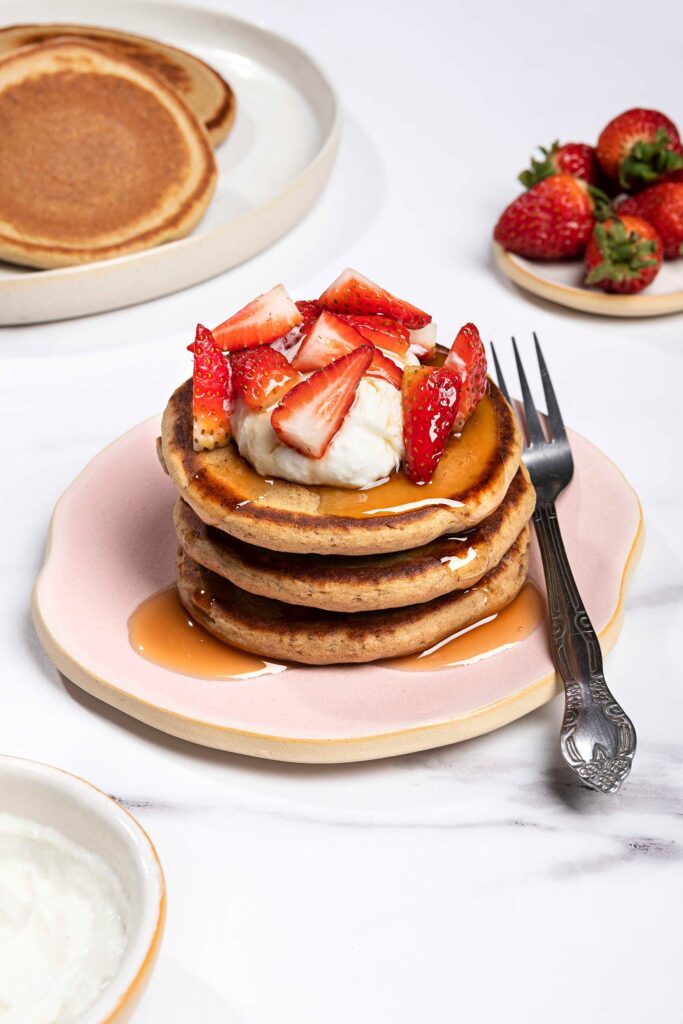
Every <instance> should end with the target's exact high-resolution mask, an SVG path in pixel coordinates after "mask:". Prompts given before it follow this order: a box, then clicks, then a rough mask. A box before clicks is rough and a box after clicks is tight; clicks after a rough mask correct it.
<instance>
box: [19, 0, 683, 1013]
mask: <svg viewBox="0 0 683 1024" xmlns="http://www.w3.org/2000/svg"><path fill="white" fill-rule="evenodd" d="M216 6H220V5H216ZM58 9H59V5H58V3H55V11H56V12H57V11H58ZM225 9H226V10H227V9H228V8H227V5H226V7H225ZM229 10H230V12H231V13H237V14H240V13H241V14H243V15H244V16H245V17H249V18H251V19H254V20H257V21H260V22H262V23H263V24H264V25H267V26H268V27H271V28H274V29H276V30H279V31H281V32H283V33H284V34H287V35H289V36H291V37H293V38H295V39H296V40H297V41H298V42H299V43H301V44H302V45H303V46H305V47H307V48H308V49H309V50H310V51H311V52H312V53H313V54H314V55H315V56H316V57H317V59H318V60H319V61H320V62H321V63H322V65H323V66H324V67H325V68H326V70H327V72H328V74H329V75H330V77H331V78H332V80H333V82H334V83H335V84H336V86H337V88H338V89H339V91H340V93H341V96H342V100H343V105H344V113H345V127H344V135H343V141H342V147H341V152H340V156H339V161H338V164H337V166H336V169H335V171H334V175H333V179H332V181H331V183H330V186H329V188H328V189H327V191H326V192H325V194H324V196H323V198H322V200H321V201H320V202H319V204H318V205H317V206H316V207H315V208H314V210H313V211H312V212H311V213H310V215H309V216H308V217H307V218H306V220H305V221H304V222H303V223H302V224H300V225H299V226H298V227H297V228H296V229H295V230H293V231H292V232H291V233H290V234H289V235H288V236H287V237H286V238H284V239H283V240H281V241H280V242H279V243H278V244H276V245H275V246H273V248H272V249H271V250H270V251H269V252H267V253H264V254H262V255H261V256H259V257H257V258H255V259H253V260H252V261H250V262H249V263H248V264H246V265H244V266H242V267H240V268H238V269H237V270H235V271H233V272H231V273H230V274H228V275H225V276H223V277H222V278H218V279H215V280H213V281H210V282H207V283H206V284H204V285H201V286H199V287H196V288H194V289H192V290H190V291H186V292H182V293H179V294H177V295H175V296H172V297H169V298H165V299H161V300H159V301H157V302H152V303H148V304H146V305H144V306H141V307H138V308H137V309H129V310H122V311H119V312H115V313H110V314H106V315H102V316H99V317H91V318H88V319H83V320H79V321H72V322H69V323H63V324H59V325H44V326H34V327H25V328H20V329H9V328H8V329H4V330H3V331H2V333H1V334H0V418H1V420H0V459H1V461H0V466H1V472H2V481H3V501H2V506H1V508H0V536H1V537H2V539H3V551H2V573H1V574H0V601H1V604H0V607H1V610H2V614H1V616H0V640H1V643H2V654H3V660H2V690H1V695H2V704H1V705H0V749H2V750H3V751H5V752H7V753H12V754H17V755H21V756H26V757H33V758H37V759H40V760H45V761H48V762H51V763H54V764H58V765H60V766H62V767H64V768H67V769H70V770H72V771H74V772H76V773H78V774H81V775H84V776H85V777H87V778H89V779H90V780H91V781H93V782H94V783H96V784H97V785H98V786H101V787H102V788H103V789H105V790H107V791H108V792H110V793H113V794H115V795H116V796H118V797H119V798H121V799H122V801H123V802H125V804H126V806H128V807H130V808H132V809H133V810H134V813H135V814H136V815H137V816H138V818H139V819H140V821H141V822H142V824H143V825H144V827H145V828H146V829H147V830H148V831H149V832H150V834H151V835H152V837H153V839H154V841H155V843H156V845H157V848H158V850H159V854H160V856H161V859H162V861H163V865H164V868H165V871H166V876H167V881H168V886H169V916H168V924H167V930H166V936H165V940H164V944H163V948H162V953H161V958H160V961H159V964H158V967H157V970H156V972H155V974H154V977H153V979H152V982H151V985H150V989H149V992H148V994H147V996H146V998H145V1001H144V1003H143V1006H142V1009H141V1010H140V1012H139V1014H138V1016H137V1017H136V1020H139V1021H140V1022H141V1024H162V1022H163V1024H180V1022H186V1021H188V1020H192V1021H202V1022H204V1021H206V1022H210V1024H213V1022H218V1021H220V1022H225V1024H228V1022H229V1024H237V1022H249V1024H252V1022H253V1024H271V1022H273V1021H284V1022H296V1024H318V1022H323V1021H324V1022H326V1024H342V1022H344V1024H346V1022H347V1021H350V1020H355V1021H358V1022H363V1024H365V1022H370V1021H372V1022H375V1021H381V1022H385V1021H386V1022H391V1024H413V1022H416V1021H425V1022H430V1024H442V1022H443V1024H446V1022H451V1021H453V1020H462V1021H468V1022H469V1021H482V1022H489V1021H498V1020H499V1019H500V1018H504V1019H506V1020H508V1021H524V1022H527V1021H540V1020H546V1019H548V1018H550V1019H553V1020H554V1021H555V1022H557V1024H569V1022H570V1021H571V1022H575V1021H577V1020H581V1021H582V1022H583V1021H585V1022H593V1021H596V1022H597V1021H599V1020H606V1019H615V1020H619V1021H620V1022H622V1024H625V1022H631V1021H633V1022H636V1021H638V1022H640V1021H642V1020H657V1021H659V1022H662V1024H675V1022H679V1021H681V1020H683V1008H682V1007H681V1004H680V1001H679V992H680V986H679V981H678V979H679V976H680V952H681V945H682V943H681V923H680V922H681V910H682V907H681V895H682V889H683V886H682V882H681V879H682V870H681V867H682V850H681V842H682V840H683V826H682V824H681V822H682V821H683V818H682V814H683V800H682V799H681V787H680V777H681V767H682V765H681V762H682V760H683V753H682V750H681V743H680V740H681V724H680V723H681V712H682V711H683V699H682V697H681V669H680V638H681V626H682V624H683V623H682V618H683V617H682V614H681V607H682V605H681V602H682V598H683V572H682V563H683V541H682V539H681V498H682V493H681V489H682V485H681V479H682V478H683V474H682V473H681V439H680V433H681V426H682V417H681V412H680V407H681V396H680V386H681V370H682V368H683V365H682V364H683V360H682V357H681V351H682V346H683V317H682V316H675V317H669V318H666V319H662V320H650V321H646V320H643V321H636V322H626V321H618V320H601V319H598V318H593V317H589V316H586V315H582V314H573V313H570V312H568V311H564V310H562V309H560V308H555V307H551V306H549V305H547V304H545V303H543V302H541V301H537V300H533V299H531V298H529V297H527V296H525V295H523V294H522V293H521V292H518V291H517V290H515V288H514V287H513V286H511V285H509V284H507V283H506V282H504V281H503V280H501V279H500V278H499V277H498V276H497V274H496V272H495V271H494V270H493V268H492V265H491V258H490V248H489V237H490V232H491V228H492V225H493V223H494V221H495V219H496V217H497V215H498V213H499V211H500V209H501V208H502V206H503V205H504V204H505V203H507V202H508V201H509V200H510V198H512V196H513V195H514V194H515V190H516V184H515V175H516V173H517V172H518V171H519V170H520V169H521V168H522V167H523V166H524V165H525V163H526V160H527V157H528V155H529V153H530V151H531V150H532V148H533V147H534V145H536V144H538V143H544V144H548V143H549V142H551V141H552V140H553V139H554V138H556V137H558V136H559V137H561V138H562V139H565V140H567V139H572V140H574V139H576V140H579V139H582V140H586V141H593V140H594V139H595V138H596V136H597V134H598V132H599V130H600V128H601V127H602V126H603V124H604V123H605V122H606V121H607V120H608V119H609V118H611V117H612V116H613V115H614V114H616V113H618V112H620V111H621V110H622V109H625V108H627V107H629V106H633V105H645V106H655V107H659V108H663V109H664V110H665V111H666V112H668V113H669V114H670V115H671V116H672V117H673V118H674V119H676V120H678V121H679V123H680V122H683V106H682V105H681V101H682V94H681V87H680V67H681V50H682V46H683V44H682V42H681V40H682V39H683V8H682V7H681V5H680V3H674V2H672V3H665V2H657V3H649V4H647V5H645V7H643V5H640V4H638V5H636V4H635V3H631V4H627V3H623V2H622V3H588V2H586V0H579V2H575V3H573V4H572V5H569V4H559V3H556V4H550V3H535V2H530V0H518V2H516V3H504V2H498V3H492V2H489V3H486V2H484V3H482V2H479V3H476V4H473V3H471V2H468V3H462V2H457V3H456V2H454V3H438V2H436V0H426V2H421V3H419V4H418V3H415V4H410V3H407V2H403V3H400V2H396V0H394V2H393V3H390V2H384V3H380V2H378V0H371V2H364V3H354V2H351V0H346V2H344V3H332V4H330V3H327V4H326V3H321V2H318V3H314V2H313V0H299V2H296V3H294V2H289V3H287V2H280V3H277V2H276V0H235V2H234V3H231V4H230V7H229ZM0 13H1V5H0ZM56 17H57V15H56ZM163 34H164V24H163V19H160V24H159V35H160V36H161V37H163ZM347 264H351V265H354V266H357V267H358V269H360V270H361V271H363V272H365V273H366V274H368V275H369V276H370V277H374V278H376V279H379V280H380V282H382V283H385V284H386V285H387V286H388V287H390V288H391V289H392V290H393V291H396V292H397V293H399V294H402V295H405V296H406V297H407V298H408V299H410V300H412V301H414V302H416V303H417V304H419V305H420V306H422V307H424V308H426V309H428V310H430V311H431V312H433V314H434V316H435V319H436V320H437V322H438V323H439V325H440V327H441V331H442V335H441V337H442V339H443V337H444V335H445V334H448V333H450V332H452V331H454V330H455V328H457V326H459V325H460V324H461V323H462V322H464V321H466V320H469V319H472V320H475V321H476V322H477V323H478V324H479V326H480V328H481V330H482V333H483V334H484V335H485V336H486V337H487V338H494V339H497V340H498V341H499V342H500V343H501V347H502V348H503V349H505V347H506V345H505V340H506V338H507V337H508V336H509V335H510V334H511V333H514V334H515V335H516V336H517V337H518V339H520V340H521V341H522V342H523V343H524V345H525V346H526V352H527V353H528V352H529V346H528V340H529V337H530V332H531V330H532V329H535V330H537V331H538V333H539V335H540V337H541V339H542V341H543V342H544V345H545V348H546V354H547V358H548V361H549V363H550V367H551V370H552V371H553V375H554V377H555V379H556V383H557V387H558V390H559V392H560V398H561V402H562V406H563V410H564V412H565V414H566V418H567V420H568V422H569V423H570V424H571V425H573V426H574V427H576V428H577V429H579V430H580V431H581V432H582V433H584V434H586V435H587V436H588V437H589V438H591V439H592V440H593V441H595V442H596V443H597V444H599V445H600V446H601V447H602V448H603V449H604V450H605V451H606V452H607V453H608V454H609V455H610V456H611V457H612V458H613V459H614V460H615V461H616V462H617V463H618V464H619V465H620V466H621V467H622V469H623V470H624V472H625V473H626V474H627V476H628V477H629V479H630V480H631V482H632V483H633V484H634V486H635V487H636V489H637V490H638V492H639V494H640V496H641V498H642V501H643V505H644V510H645V517H646V524H647V530H648V537H647V546H646V550H645V554H644V558H643V561H642V563H641V566H640V568H639V570H638V572H637V574H636V577H635V580H634V583H633V586H632V589H631V592H630V596H629V599H628V606H627V614H626V622H625V627H624V632H623V636H622V639H621V641H620V642H619V644H618V646H617V648H616V649H615V651H614V652H613V653H612V654H611V655H610V657H609V658H608V661H607V670H608V680H609V681H610V682H611V684H612V687H613V689H614V690H615V692H616V693H617V695H618V696H619V697H620V698H621V700H622V702H623V703H624V705H625V706H626V708H627V709H628V711H629V712H630V713H631V715H632V717H633V719H634V721H635V723H636V726H637V728H638V733H639V750H638V755H637V759H636V762H635V767H634V770H633V776H632V778H631V779H630V780H629V782H628V783H627V785H626V786H625V787H624V790H623V792H622V793H621V794H619V795H617V796H616V797H611V798H610V797H602V796H600V795H597V794H591V793H589V792H587V791H583V790H580V789H579V788H578V787H576V786H575V785H574V783H573V781H572V779H570V778H569V776H568V774H567V772H566V771H565V770H564V769H563V767H562V766H561V764H560V762H559V756H558V750H557V731H558V726H559V719H560V716H561V706H560V702H559V701H556V702H554V703H553V704H552V705H551V706H549V707H546V708H545V709H543V710H541V711H539V712H537V713H536V714H534V715H532V716H530V717H529V718H527V719H525V720H523V721H521V722H518V723H516V724H515V725H513V726H511V727H509V728H507V729H505V730H503V731H501V732H499V733H496V734H493V735H491V736H488V737H485V738H481V739H478V740H475V741H472V742H469V743H466V744H462V745H460V746H457V747H451V748H445V749H443V750H438V751H434V752H428V753H424V754H419V755H413V756H410V757H406V758H400V759H395V760H392V761H386V762H381V763H374V764H365V765H358V766H347V767H337V768H335V767H321V768H316V767H304V766H301V767H299V766H287V765H277V764H269V763H266V762H257V761H253V760H249V759H245V758H240V757H237V756H230V755H223V754H220V753H214V752H210V751H206V750H202V749H200V748H193V747H191V746H189V745H185V744H182V743H180V742H177V741H175V740H172V739H170V738H166V737H164V736H163V735H161V734H157V733H155V732H153V731H152V730H150V729H147V728H146V727H144V726H141V725H138V724H137V723H135V722H133V721H129V720H127V719H126V718H124V717H123V716H121V715H120V714H118V713H116V712H114V711H112V710H109V709H108V708H106V707H104V706H103V705H100V704H99V703H98V702H96V701H95V700H92V699H90V698H89V697H87V696H85V695H84V694H82V693H80V692H79V691H77V690H76V689H75V688H74V687H72V686H71V685H70V684H68V683H66V682H65V681H64V680H63V679H61V678H60V677H59V675H58V674H57V673H56V671H55V670H54V669H53V668H52V666H51V665H50V663H49V662H48V661H47V660H46V659H45V657H44V655H43V654H42V652H41V650H40V648H39V647H38V645H37V642H36V639H35V636H34V632H33V627H32V625H31V621H30V614H29V594H30V588H31V585H32V582H33V580H34V578H35V575H36V573H37V571H38V569H39V567H40V564H41V560H42V554H43V545H44V540H45V535H46V530H47V525H48V521H49V516H50V512H51V509H52V506H53V504H54V502H55V500H56V499H57V497H58V496H59V494H60V493H61V491H62V490H63V489H64V488H65V487H66V486H67V485H68V483H69V482H70V480H71V479H72V478H73V477H74V475H75V474H76V473H77V472H78V471H79V469H80V468H81V467H82V466H83V465H84V463H85V462H86V461H87V460H88V459H89V458H90V457H91V456H92V455H94V454H95V453H96V452H97V451H98V450H99V449H100V448H101V447H102V446H103V445H104V444H105V443H107V442H108V441H110V440H111V439H113V438H114V437H116V436H117V435H118V434H120V433H122V432H123V431H124V430H126V429H127V428H128V427H130V426H131V425H133V424H135V423H136V422H138V421H139V420H141V419H143V418H144V417H146V416H148V415H150V414H151V413H153V412H155V411H156V410H160V409H161V408H162V407H163V405H164V403H165V401H166V398H167V396H168V394H169V393H170V391H171V390H172V389H173V388H174V387H175V386H176V384H177V382H178V381H179V380H180V379H181V378H182V376H183V375H185V374H186V373H187V370H188V363H187V355H186V353H185V351H184V345H183V343H187V341H188V340H190V338H191V334H192V330H193V327H194V324H195V323H196V321H197V320H202V321H203V322H208V323H213V322H218V321H219V320H221V319H223V318H224V317H225V316H227V315H228V314H229V313H230V312H232V311H233V310H234V309H235V308H237V307H238V306H240V305H242V304H243V302H245V301H247V300H248V299H250V298H252V297H253V296H254V295H255V294H257V293H258V292H261V291H263V290H264V289H266V288H268V287H270V286H271V285H272V284H273V283H275V282H276V281H279V280H284V282H285V283H286V284H287V286H288V287H289V288H290V290H291V291H292V293H293V294H295V295H296V296H297V297H299V296H302V297H304V296H309V295H316V294H318V293H319V291H320V290H321V288H322V287H323V286H324V285H325V284H327V283H328V281H329V280H330V279H331V278H332V277H333V276H334V275H335V274H336V273H337V272H338V271H339V270H340V269H341V268H342V267H343V266H345V265H347ZM447 340H448V339H447ZM508 366H509V363H508ZM586 599H587V603H588V605H589V609H590V595H586Z"/></svg>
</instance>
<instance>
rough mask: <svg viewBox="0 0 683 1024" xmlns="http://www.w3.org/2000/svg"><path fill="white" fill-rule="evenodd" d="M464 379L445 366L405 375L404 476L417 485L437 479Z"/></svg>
mask: <svg viewBox="0 0 683 1024" xmlns="http://www.w3.org/2000/svg"><path fill="white" fill-rule="evenodd" d="M461 386H462V384H461V379H460V376H459V374H458V373H456V371H455V370H453V369H449V368H448V367H446V366H444V367H442V368H441V369H439V370H435V369H433V368H432V367H429V366H409V367H406V370H405V373H404V375H403V389H402V391H403V443H404V447H405V472H406V476H407V477H408V479H409V480H412V481H413V483H416V484H427V483H429V481H430V480H431V479H432V477H433V476H434V473H435V471H436V467H437V466H438V464H439V462H440V460H441V456H442V455H443V453H444V450H445V448H446V443H447V441H448V438H449V436H450V434H451V431H452V429H453V424H454V422H455V418H456V416H457V414H458V407H459V404H460V391H461Z"/></svg>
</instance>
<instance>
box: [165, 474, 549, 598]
mask: <svg viewBox="0 0 683 1024" xmlns="http://www.w3.org/2000/svg"><path fill="white" fill-rule="evenodd" d="M535 502H536V496H535V492H534V488H533V485H532V483H531V480H530V479H529V474H528V472H527V470H526V468H525V467H524V465H523V464H520V467H519V469H518V471H517V474H516V476H515V478H514V480H513V481H512V483H511V484H510V487H509V488H508V491H507V494H506V495H505V498H504V499H503V501H502V503H501V504H500V505H499V506H498V508H497V509H496V511H495V512H493V513H492V514H491V515H490V516H489V517H488V518H487V519H485V520H484V521H483V522H482V523H479V524H478V526H475V527H474V529H473V530H471V531H470V532H469V533H466V534H465V535H464V537H461V538H460V539H459V540H456V539H455V538H452V539H451V538H448V539H446V538H438V539H437V540H435V541H432V542H430V543H429V544H426V545H423V546H422V547H420V548H415V549H412V550H408V551H405V552H393V553H389V554H384V555H376V556H373V555H365V556H361V557H360V558H351V557H349V556H335V555H327V556H325V555H292V554H289V553H285V552H272V551H266V550H264V549H263V548H256V547H254V546H252V545H249V544H245V543H244V542H243V541H239V540H237V539H236V538H234V537H231V536H230V535H229V534H227V533H225V531H221V530H215V529H212V528H211V527H209V526H207V525H206V523H204V522H202V520H201V519H200V518H199V516H198V515H197V514H196V513H195V512H194V511H193V510H192V509H191V508H190V506H189V505H188V504H187V503H186V502H184V501H183V499H182V498H178V500H177V502H176V505H175V508H174V512H173V519H174V524H175V529H176V535H177V537H178V542H179V544H180V545H181V547H182V548H183V549H184V550H185V552H186V554H188V555H189V556H190V558H192V559H193V561H195V562H198V563H199V564H200V565H202V566H204V568H206V569H210V570H211V572H214V573H215V574H216V575H217V576H223V577H224V578H225V579H228V580H230V582H231V583H234V584H235V586H237V587H239V588H240V589H241V590H248V591H249V592H250V593H252V594H259V595H261V596H262V597H269V598H272V599H274V600H280V601H284V602H286V603H288V604H296V605H304V606H306V607H310V608H323V609H326V610H327V611H337V612H360V611H375V610H377V609H380V608H398V607H404V606H407V605H411V604H421V603H423V602H424V601H431V600H433V599H434V598H436V597H440V596H442V595H443V594H447V593H450V592H451V591H452V590H464V589H466V588H467V587H471V586H473V585H474V584H475V583H477V582H478V581H479V580H480V579H481V578H482V576H485V575H486V574H487V573H488V572H491V570H492V569H493V568H494V567H495V566H496V565H497V564H498V562H499V561H500V560H501V558H502V557H503V555H504V554H505V552H506V551H507V550H508V549H509V548H510V547H511V546H512V544H513V543H514V542H515V540H516V539H517V537H518V536H519V534H520V533H521V531H522V529H523V527H524V526H525V525H526V524H527V523H528V521H529V519H530V517H531V515H532V513H533V510H534V505H535ZM471 551H474V552H475V555H474V557H473V558H469V557H468V556H469V553H470V552H471ZM451 558H453V559H454V560H455V563H456V564H455V565H453V563H452V562H451Z"/></svg>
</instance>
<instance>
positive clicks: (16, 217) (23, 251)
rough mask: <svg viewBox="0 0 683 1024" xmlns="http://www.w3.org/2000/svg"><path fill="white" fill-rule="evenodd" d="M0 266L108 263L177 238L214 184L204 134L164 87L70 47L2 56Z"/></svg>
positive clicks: (141, 72)
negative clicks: (2, 262)
mask: <svg viewBox="0 0 683 1024" xmlns="http://www.w3.org/2000/svg"><path fill="white" fill-rule="evenodd" d="M0 125H1V126H2V130H1V131H0V168H1V169H2V173H1V174H0V258H1V259H6V260H9V261H11V262H14V263H22V264H26V265H27V266H34V267H63V266H69V265H72V264H80V263H86V262H89V261H92V260H103V259H109V258H111V257H114V256H121V255H123V254H125V253H129V252H134V251H136V250H138V249H146V248H149V247H150V246H153V245H158V244H160V243H161V242H166V241H170V240H171V239H174V238H180V237H182V236H183V235H185V234H187V233H188V231H190V230H191V229H192V228H193V227H194V226H195V224H196V223H197V221H198V220H199V219H200V217H201V216H202V214H203V213H204V211H205V209H206V207H207V205H208V203H209V200H210V198H211V195H212V193H213V189H214V186H215V181H216V164H215V160H214V156H213V151H212V149H211V146H210V144H209V140H208V138H207V136H206V132H205V131H204V129H203V127H202V126H201V124H200V123H199V121H197V118H196V117H195V116H194V114H193V113H192V111H191V110H190V109H189V107H188V106H187V105H186V104H185V102H184V101H183V100H182V99H181V98H180V96H179V95H178V94H177V93H176V92H175V90H174V89H172V88H171V87H170V86H169V85H168V84H167V83H166V82H165V81H164V80H163V79H161V78H160V77H159V76H158V75H155V74H153V73H152V72H150V71H147V70H145V69H144V68H143V67H141V66H140V65H139V64H135V63H134V62H133V61H128V60H125V59H124V58H121V57H119V56H117V55H115V54H113V53H111V52H109V51H107V50H105V49H102V48H99V47H96V46H93V45H92V44H90V43H86V42H81V41H72V40H68V39H63V40H55V41H54V42H52V43H44V44H42V45H39V46H31V47H25V48H24V49H21V50H16V51H14V52H13V53H9V54H7V55H5V56H4V57H2V58H1V59H0Z"/></svg>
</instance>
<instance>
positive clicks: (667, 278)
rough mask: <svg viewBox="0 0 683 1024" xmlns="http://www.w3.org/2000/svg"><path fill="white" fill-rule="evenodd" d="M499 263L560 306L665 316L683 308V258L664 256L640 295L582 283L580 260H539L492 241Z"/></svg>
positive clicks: (603, 312) (527, 288)
mask: <svg viewBox="0 0 683 1024" xmlns="http://www.w3.org/2000/svg"><path fill="white" fill-rule="evenodd" d="M493 249H494V255H495V258H496V263H497V264H498V266H499V267H500V269H501V270H502V272H503V273H504V274H505V276H506V277H509V278H510V280H511V281H514V283H515V284H517V285H519V287H520V288H524V289H525V291H528V292H531V293H532V294H533V295H539V296H540V297H541V298H542V299H547V300H548V301H549V302H556V303H558V305H560V306H568V307H569V308H570V309H579V310H581V311H582V312H584V313H599V314H600V315H601V316H630V317H633V316H666V315H668V314H670V313H681V312H683V259H679V260H665V262H664V264H663V266H662V269H661V270H660V271H659V273H658V274H657V277H656V278H655V279H654V281H653V282H652V284H651V285H650V286H649V287H648V288H646V289H645V291H643V292H640V293H639V294H638V295H607V294H606V293H605V292H601V291H599V290H597V289H595V288H585V287H584V286H583V284H582V276H583V263H582V261H581V260H570V261H562V260H558V261H556V262H552V261H551V262H548V263H545V262H540V261H536V260H527V259H524V257H523V256H516V255H515V253H512V252H506V251H505V249H503V248H502V246H500V245H498V243H497V242H494V243H493Z"/></svg>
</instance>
